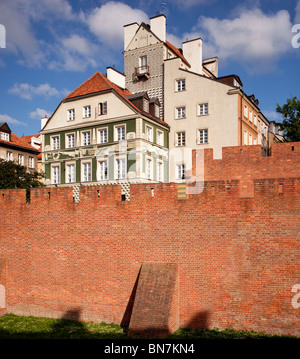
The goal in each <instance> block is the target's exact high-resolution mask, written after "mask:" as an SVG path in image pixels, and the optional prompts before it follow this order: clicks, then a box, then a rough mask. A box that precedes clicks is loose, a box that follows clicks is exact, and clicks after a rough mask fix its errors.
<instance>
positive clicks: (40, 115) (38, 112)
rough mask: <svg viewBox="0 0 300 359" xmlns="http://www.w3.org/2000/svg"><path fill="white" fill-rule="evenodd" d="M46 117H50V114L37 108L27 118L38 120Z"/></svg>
mask: <svg viewBox="0 0 300 359" xmlns="http://www.w3.org/2000/svg"><path fill="white" fill-rule="evenodd" d="M45 116H47V117H48V118H49V117H50V116H51V112H49V111H47V110H43V109H42V108H37V109H36V110H35V111H32V112H30V114H29V117H30V118H32V119H33V120H40V119H41V118H44V117H45Z"/></svg>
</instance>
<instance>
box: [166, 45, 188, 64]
mask: <svg viewBox="0 0 300 359" xmlns="http://www.w3.org/2000/svg"><path fill="white" fill-rule="evenodd" d="M166 45H167V46H168V48H169V49H170V50H172V51H173V52H174V53H175V54H176V55H177V56H178V57H180V58H181V60H182V61H183V62H185V63H186V64H187V65H188V66H189V67H191V65H190V64H189V63H188V61H187V59H186V58H185V57H184V56H183V55H182V53H181V51H180V50H179V49H178V48H177V47H175V46H174V45H172V44H171V43H170V42H169V41H166Z"/></svg>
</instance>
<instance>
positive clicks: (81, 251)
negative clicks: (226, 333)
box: [0, 144, 300, 336]
mask: <svg viewBox="0 0 300 359" xmlns="http://www.w3.org/2000/svg"><path fill="white" fill-rule="evenodd" d="M289 146H290V144H289V145H287V144H283V145H276V146H275V147H274V149H273V152H272V157H269V158H263V157H260V156H259V154H256V155H255V154H253V156H252V155H250V154H249V152H247V151H246V150H244V148H243V151H246V152H247V153H246V152H244V153H246V154H245V156H243V155H242V154H241V152H240V150H239V151H238V149H235V150H234V151H235V155H231V154H230V153H229V152H227V154H225V155H223V159H222V160H217V161H220V162H212V161H213V160H208V164H210V165H211V166H212V167H211V171H215V177H214V178H215V180H214V181H212V180H211V178H210V177H209V176H208V180H207V181H205V182H204V183H203V184H202V186H201V191H199V193H196V194H193V195H192V194H189V195H187V196H186V199H185V200H182V199H179V198H178V191H177V187H178V185H177V184H174V183H170V184H137V185H132V186H131V193H130V201H121V187H120V186H99V187H82V188H81V189H80V202H78V203H74V202H73V199H72V195H73V194H72V189H71V188H43V189H33V190H32V191H31V203H30V204H28V203H26V199H25V191H23V190H0V211H1V229H0V258H3V259H5V263H6V264H5V268H6V269H5V270H6V294H7V311H8V312H12V313H15V314H25V315H37V316H40V315H42V316H52V317H63V316H64V317H66V316H68V315H69V316H71V315H74V316H75V317H76V318H78V319H81V320H95V321H102V320H103V321H106V322H115V323H122V324H125V325H128V324H129V320H130V315H131V311H132V306H133V302H134V296H135V291H136V288H137V283H138V280H137V279H138V275H139V272H140V269H141V266H142V264H143V263H144V262H162V263H176V264H177V265H178V284H176V285H177V287H178V298H177V297H176V298H175V300H176V303H178V304H179V305H178V307H179V313H178V315H179V320H178V321H179V325H180V326H181V327H196V328H213V327H218V328H233V329H247V330H255V331H263V332H268V333H277V334H294V335H298V336H300V329H299V316H300V309H295V308H294V307H293V306H292V304H291V301H292V298H293V296H294V295H295V293H292V291H291V290H292V287H293V286H294V285H295V284H299V283H300V270H299V253H300V252H299V213H300V211H299V202H300V180H299V170H297V168H298V169H299V167H298V166H299V147H298V144H294V150H293V151H292V150H291V147H289ZM280 148H281V149H282V151H281V150H280ZM254 150H255V148H254ZM254 150H253V151H254ZM226 151H227V150H225V152H226ZM226 156H227V161H225V159H226ZM228 156H230V159H229V157H228ZM250 157H252V160H251V158H250ZM229 161H231V162H232V166H236V169H230V166H229V165H228V166H227V167H226V166H225V165H226V162H229ZM253 161H254V162H255V166H254V164H253ZM212 163H215V165H214V167H213V164H212ZM217 163H219V165H218V164H217ZM238 164H239V165H238ZM239 166H240V167H239ZM273 166H275V168H273ZM276 167H277V169H276ZM205 168H206V167H205ZM208 168H209V167H207V169H208ZM245 168H247V169H248V172H247V173H248V174H249V180H248V183H247V185H249V186H251V188H253V190H252V192H251V194H250V195H249V196H247V195H246V192H245V189H244V188H243V189H241V182H242V180H243V178H242V174H243V171H244V170H245ZM295 168H296V170H295ZM251 169H252V170H251ZM259 169H260V170H259ZM283 169H284V170H283ZM209 173H210V172H207V174H208V175H209ZM211 175H212V174H211ZM239 176H240V177H239ZM176 291H177V289H176ZM176 306H177V304H176V305H175V307H176ZM74 313H75V314H74ZM171 320H173V319H172V318H171ZM173 321H174V320H173ZM149 326H151V323H149Z"/></svg>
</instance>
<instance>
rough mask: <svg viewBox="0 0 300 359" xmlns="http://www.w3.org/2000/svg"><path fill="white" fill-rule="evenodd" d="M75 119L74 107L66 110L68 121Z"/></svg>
mask: <svg viewBox="0 0 300 359" xmlns="http://www.w3.org/2000/svg"><path fill="white" fill-rule="evenodd" d="M74 120H75V108H71V109H69V110H68V121H74Z"/></svg>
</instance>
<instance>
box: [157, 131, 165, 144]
mask: <svg viewBox="0 0 300 359" xmlns="http://www.w3.org/2000/svg"><path fill="white" fill-rule="evenodd" d="M156 142H157V144H158V145H159V146H163V145H164V134H163V132H162V131H159V130H157V134H156Z"/></svg>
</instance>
